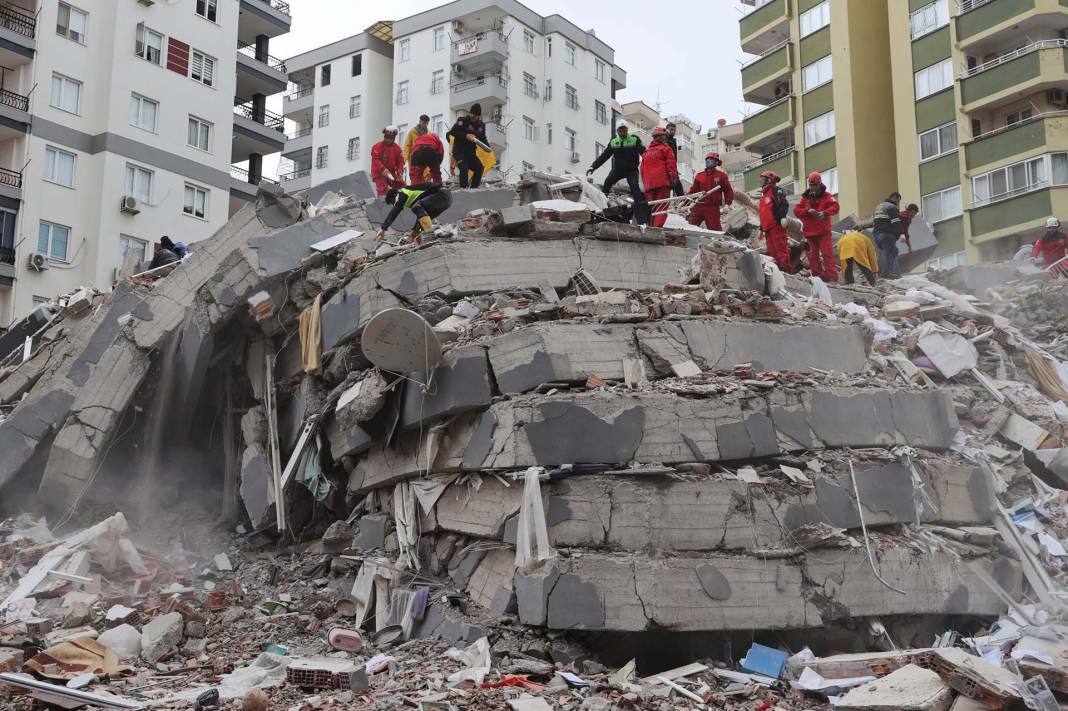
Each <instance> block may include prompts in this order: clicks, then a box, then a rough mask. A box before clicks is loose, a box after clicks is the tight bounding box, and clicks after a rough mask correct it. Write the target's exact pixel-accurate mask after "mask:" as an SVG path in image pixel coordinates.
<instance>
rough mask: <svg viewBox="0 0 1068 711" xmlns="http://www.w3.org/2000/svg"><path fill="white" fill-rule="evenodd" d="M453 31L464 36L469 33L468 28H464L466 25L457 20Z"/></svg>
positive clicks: (453, 24)
mask: <svg viewBox="0 0 1068 711" xmlns="http://www.w3.org/2000/svg"><path fill="white" fill-rule="evenodd" d="M452 31H453V32H455V33H456V34H458V35H463V34H464V33H466V32H467V28H466V27H464V23H462V22H460V21H459V20H457V21H456V22H454V23H452Z"/></svg>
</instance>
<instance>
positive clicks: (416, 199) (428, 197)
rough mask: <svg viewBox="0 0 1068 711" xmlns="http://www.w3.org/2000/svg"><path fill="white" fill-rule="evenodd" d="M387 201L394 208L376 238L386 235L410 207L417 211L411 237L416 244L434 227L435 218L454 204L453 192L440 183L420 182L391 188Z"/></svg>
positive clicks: (414, 211) (379, 238) (387, 194)
mask: <svg viewBox="0 0 1068 711" xmlns="http://www.w3.org/2000/svg"><path fill="white" fill-rule="evenodd" d="M386 203H387V204H389V205H392V206H393V209H392V210H391V211H390V213H389V214H388V215H387V216H386V219H385V221H384V222H383V223H382V229H380V230H379V231H378V234H377V235H375V239H376V240H381V239H383V238H385V236H386V230H388V229H389V228H390V226H391V225H392V224H393V222H394V221H395V220H396V219H397V218H398V217H400V214H401V212H403V211H404V209H405V208H408V209H409V210H411V211H412V212H413V213H415V217H416V223H415V227H414V228H413V229H412V234H411V239H412V241H413V242H415V243H416V244H418V243H420V242H422V241H423V237H422V233H423V232H429V231H430V230H432V229H433V228H434V218H436V217H438V216H439V215H441V214H442V213H443V212H445V211H446V210H448V209H449V208H450V207H451V206H452V194H451V193H450V192H449V191H448V190H446V189H445V188H444V187H443V186H442V185H439V184H438V183H419V184H418V185H409V186H407V187H403V188H400V189H399V190H398V189H396V188H393V189H391V190H390V191H389V192H388V193H386Z"/></svg>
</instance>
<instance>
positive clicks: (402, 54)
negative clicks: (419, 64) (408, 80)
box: [397, 37, 412, 64]
mask: <svg viewBox="0 0 1068 711" xmlns="http://www.w3.org/2000/svg"><path fill="white" fill-rule="evenodd" d="M410 61H412V38H411V37H405V38H404V39H402V40H400V41H399V42H397V64H405V63H407V62H410Z"/></svg>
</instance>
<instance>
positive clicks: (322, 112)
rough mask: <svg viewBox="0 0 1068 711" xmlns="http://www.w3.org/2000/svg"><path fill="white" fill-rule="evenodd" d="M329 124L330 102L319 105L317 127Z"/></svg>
mask: <svg viewBox="0 0 1068 711" xmlns="http://www.w3.org/2000/svg"><path fill="white" fill-rule="evenodd" d="M329 125H330V104H323V105H322V106H320V107H319V128H326V127H327V126H329Z"/></svg>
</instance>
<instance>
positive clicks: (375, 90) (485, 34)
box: [282, 0, 626, 189]
mask: <svg viewBox="0 0 1068 711" xmlns="http://www.w3.org/2000/svg"><path fill="white" fill-rule="evenodd" d="M373 39H379V40H381V43H378V42H374V41H372V40H373ZM390 45H391V46H390ZM360 48H362V49H360ZM389 50H391V51H389ZM361 51H362V52H363V54H364V56H365V57H366V59H365V60H364V61H366V62H374V63H376V64H377V63H379V62H381V59H382V58H385V57H387V56H388V57H391V58H392V72H391V76H390V77H389V82H388V85H386V86H385V87H383V85H382V79H383V77H382V75H381V74H379V72H377V71H376V72H374V73H373V77H372V78H368V77H367V76H366V72H365V73H364V75H359V76H354V75H353V72H352V71H350V69H351V62H352V61H354V59H353V57H354V56H355V53H356V52H361ZM287 65H288V67H289V70H290V81H291V89H290V93H289V95H288V96H287V98H286V100H285V102H284V107H285V108H284V110H283V113H284V114H285V116H286V118H288V119H291V120H292V121H293V123H294V126H293V131H292V132H291V133H290V136H291V137H292V138H291V139H290V141H289V142H288V143H287V146H286V150H285V155H286V157H288V158H290V159H291V160H292V161H293V163H292V164H291V165H288V166H286V167H283V169H282V172H283V175H282V178H283V180H282V182H283V187H286V188H287V189H294V188H299V187H304V186H306V185H307V184H311V185H317V184H319V183H321V182H323V181H324V180H329V179H331V178H333V177H338V176H339V175H344V174H346V173H350V172H352V171H354V170H366V169H368V168H369V167H370V154H369V149H370V146H372V145H374V143H376V142H378V141H379V140H380V139H381V129H382V126H383V125H385V124H388V123H392V124H394V125H396V126H397V127H398V128H399V129H400V130H401V133H400V135H399V137H398V140H400V141H403V140H404V137H405V135H406V133H407V131H408V130H409V129H410V128H411V127H412V126H413V125H415V124H416V123H417V122H418V120H419V116H420V115H422V114H426V115H427V116H430V117H431V128H432V130H434V131H437V132H438V133H439V134H440V135H441V137H442V140H446V139H445V134H446V132H447V131H448V130H449V128H450V127H451V126H452V124H453V123H454V121H455V120H456V118H457V117H458V116H462V115H464V114H465V113H466V112H467V110H468V109H470V107H471V106H472V105H473V104H475V103H479V104H481V105H482V114H483V119H484V120H485V121H486V123H487V137H488V138H489V140H490V143H491V144H492V147H493V149H494V153H495V154H496V156H497V161H498V166H497V169H498V170H499V171H500V173H501V174H502V175H503V176H504V177H505V179H507V180H510V181H515V180H518V178H519V176H520V175H521V174H522V173H523V172H524V171H526V170H534V169H537V170H543V171H547V172H554V173H565V172H575V173H580V174H581V173H584V172H585V171H586V169H587V168H588V167H589V165H590V163H592V162H593V160H594V159H595V158H596V157H597V155H598V154H599V153H600V151H602V150H603V149H604V146H605V145H607V143H608V141H609V140H610V139H611V137H612V131H613V125H614V122H615V120H616V118H617V115H618V114H617V112H615V111H613V105H614V99H615V96H616V93H617V92H618V91H619V90H621V89H623V88H624V87H625V86H626V72H624V71H623V70H622V69H621V68H620V67H618V66H616V64H615V51H614V50H613V49H612V48H611V47H609V46H608V45H607V44H605V43H604V42H602V41H601V40H600V39H598V38H597V37H596V35H595V34H594V33H593V31H592V30H591V31H586V30H581V29H579V28H578V27H576V26H575V25H574V24H572V23H571V22H569V21H568V20H566V19H565V18H563V17H561V16H559V15H551V16H549V17H543V16H542V15H539V14H537V13H535V12H533V11H531V10H530V9H529V8H527V7H525V6H524V5H522V4H521V3H519V2H516V1H515V0H496V1H495V2H494V1H487V0H456V2H452V3H449V4H447V5H443V6H441V7H438V8H435V9H433V10H429V11H427V12H423V13H420V14H418V15H414V16H412V17H408V18H405V19H403V20H398V21H396V22H393V23H379V24H378V25H376V26H375V27H373V28H371V29H370V30H368V32H367V33H364V34H362V35H357V36H356V37H351V38H349V39H347V40H342V41H341V42H337V43H334V44H332V45H327V46H326V47H322V48H320V49H317V50H314V51H312V52H308V53H305V54H303V55H300V56H299V57H295V58H293V59H291V60H289V61H288V62H287ZM324 66H330V72H329V73H330V78H329V81H330V84H329V85H328V86H327V87H323V86H322V68H323V67H324ZM335 67H342V69H337V68H335ZM312 76H314V77H315V82H314V84H313V83H312V82H311V81H310V78H311V77H312ZM384 89H385V92H384ZM383 93H384V96H383ZM356 96H362V97H363V101H362V110H361V115H360V116H356V117H352V118H348V117H349V116H350V112H349V111H348V107H347V106H346V105H342V106H340V107H338V106H336V102H338V101H343V102H344V101H351V100H352V97H356ZM328 97H329V100H328ZM371 97H374V98H373V99H372V98H371ZM382 102H385V104H386V106H387V107H388V113H385V112H383V111H381V110H380V106H381V103H382ZM325 105H329V110H328V111H329V119H327V121H328V124H327V125H325V126H322V127H320V123H321V121H320V119H319V116H320V115H321V113H320V112H321V111H322V107H323V106H325ZM313 107H314V108H313ZM338 109H341V111H340V114H341V116H340V118H341V120H342V122H346V121H347V122H349V123H347V124H344V123H343V125H342V126H341V127H338V126H337V125H335V120H336V119H335V116H336V115H337V113H338V111H337V110H338ZM309 111H310V112H311V113H309ZM313 114H314V121H312V120H310V119H311V116H312V115H313ZM309 129H310V133H311V135H310V137H309V136H307V135H304V134H306V133H307V132H308V131H309ZM354 141H355V142H356V144H358V145H359V146H360V153H359V157H358V158H354V159H353V160H351V161H350V160H348V158H349V156H350V155H351V152H350V151H349V146H350V145H355V144H354V143H353V142H354ZM446 143H447V141H446ZM323 155H325V156H326V161H325V165H324V167H323V168H320V167H319V164H320V163H321V161H320V156H323ZM335 156H338V157H339V158H340V160H341V162H342V164H341V165H340V166H339V165H337V162H338V161H337V159H335ZM446 160H448V159H446ZM607 171H608V166H605V167H604V168H602V169H601V171H600V175H599V177H604V175H606V174H607Z"/></svg>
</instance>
